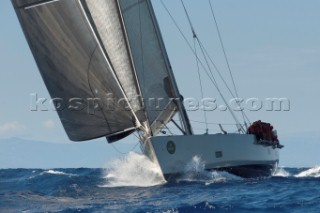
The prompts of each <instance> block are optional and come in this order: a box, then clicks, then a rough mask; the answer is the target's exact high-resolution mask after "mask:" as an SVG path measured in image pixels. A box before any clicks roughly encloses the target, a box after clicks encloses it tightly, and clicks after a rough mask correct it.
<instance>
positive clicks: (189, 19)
mask: <svg viewBox="0 0 320 213" xmlns="http://www.w3.org/2000/svg"><path fill="white" fill-rule="evenodd" d="M181 3H182V6H183V8H184V11H185V13H186V16H187V18H188V22H189V24H190V27H191V30H192V33H193V38H194V39H196V40H197V41H198V43H199V46H200V49H201V52H202V54H203V57H204V59H205V62H206V64H207V66H208V69H209V71H210V73H211V75H212V78H213V80H214V82H215V85H216V88H217V90H218V92H219V94H220V96H221V98H222V99H223V101H224V103H225V104H226V106H227V108H228V109H229V111H230V113H231V115H232V117H233V119H234V120H235V121H236V122H237V124H238V125H240V128H241V129H242V131H243V132H245V130H244V129H243V127H242V125H241V124H240V122H239V120H238V118H237V117H236V115H235V114H234V112H233V111H232V110H231V109H230V106H229V105H228V103H227V101H226V99H225V97H224V96H223V94H222V92H221V90H220V89H219V87H218V83H217V81H216V80H215V78H214V76H213V73H212V70H211V67H210V64H209V62H208V59H207V57H208V56H207V57H206V54H205V52H204V50H203V46H202V45H200V44H201V42H200V40H199V38H198V37H197V35H196V34H195V32H194V27H193V25H192V22H191V18H190V16H189V13H188V11H187V9H186V7H185V5H184V3H183V0H181Z"/></svg>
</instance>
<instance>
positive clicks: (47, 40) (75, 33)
mask: <svg viewBox="0 0 320 213" xmlns="http://www.w3.org/2000/svg"><path fill="white" fill-rule="evenodd" d="M13 3H14V6H15V8H16V12H17V14H18V17H19V19H20V22H21V25H22V27H23V30H24V32H25V35H26V38H27V40H28V43H29V46H30V48H31V50H32V53H33V55H34V58H35V60H36V62H37V65H38V67H39V70H40V73H41V75H42V77H43V80H44V82H45V84H46V86H47V89H48V91H49V93H50V95H51V96H52V98H61V99H62V100H63V101H64V102H66V103H69V100H70V99H74V98H78V99H81V100H82V102H83V103H82V104H83V105H84V106H85V107H78V108H74V107H71V109H69V106H66V107H65V108H64V109H62V110H58V114H59V116H60V119H61V122H62V124H63V126H64V128H65V130H66V132H67V134H68V136H69V138H70V139H71V140H73V141H83V140H89V139H92V138H97V137H102V136H107V137H108V136H110V137H111V136H114V135H119V134H126V133H127V132H130V131H132V130H134V129H136V128H137V127H138V122H137V119H136V116H135V114H134V113H133V111H132V110H130V109H128V107H127V105H128V104H127V103H124V104H123V105H120V106H119V104H118V102H119V100H126V98H127V97H126V94H125V92H124V91H123V88H122V87H121V86H120V82H119V79H118V77H117V76H116V75H115V73H114V70H113V69H114V68H113V66H112V64H111V61H110V60H109V59H108V56H107V55H106V54H105V52H104V47H103V46H102V44H101V43H100V41H99V40H98V39H97V36H96V34H95V32H94V31H93V29H92V26H90V23H89V18H88V16H87V14H86V13H85V12H84V9H83V7H82V3H81V2H80V1H77V0H60V1H31V0H30V1H19V0H18V1H13ZM110 94H111V95H110ZM96 98H100V99H99V101H97V102H98V103H100V104H99V106H97V103H96V102H95V101H96ZM92 100H94V101H92Z"/></svg>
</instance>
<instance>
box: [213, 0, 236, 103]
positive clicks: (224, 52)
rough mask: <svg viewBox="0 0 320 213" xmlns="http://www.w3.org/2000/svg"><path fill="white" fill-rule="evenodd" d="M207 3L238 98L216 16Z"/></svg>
mask: <svg viewBox="0 0 320 213" xmlns="http://www.w3.org/2000/svg"><path fill="white" fill-rule="evenodd" d="M208 1H209V5H210V10H211V14H212V17H213V20H214V23H215V25H216V28H217V32H218V37H219V40H220V44H221V48H222V51H223V54H224V58H225V60H226V63H227V67H228V70H229V73H230V77H231V80H232V84H233V87H234V91H235V94H236V96H237V97H239V95H238V90H237V87H236V84H235V81H234V77H233V74H232V71H231V67H230V63H229V59H228V56H227V52H226V49H225V46H224V43H223V40H222V35H221V32H220V28H219V25H218V22H217V19H216V16H215V14H214V11H213V7H212V3H211V0H208Z"/></svg>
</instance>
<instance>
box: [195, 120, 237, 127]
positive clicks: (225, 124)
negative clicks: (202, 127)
mask: <svg viewBox="0 0 320 213" xmlns="http://www.w3.org/2000/svg"><path fill="white" fill-rule="evenodd" d="M190 121H191V122H194V123H199V124H204V122H203V121H197V120H190ZM208 124H209V125H219V124H221V125H223V126H234V125H236V124H235V123H213V122H208Z"/></svg>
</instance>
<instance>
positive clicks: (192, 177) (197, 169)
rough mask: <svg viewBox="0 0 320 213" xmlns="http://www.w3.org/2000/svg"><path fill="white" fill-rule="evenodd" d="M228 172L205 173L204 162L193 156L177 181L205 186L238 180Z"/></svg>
mask: <svg viewBox="0 0 320 213" xmlns="http://www.w3.org/2000/svg"><path fill="white" fill-rule="evenodd" d="M240 179H241V178H240V177H236V176H234V175H232V174H230V173H228V172H218V171H206V170H205V162H204V161H202V159H201V158H200V157H199V156H194V157H193V158H192V160H191V161H190V162H189V163H188V164H187V165H186V167H185V170H184V173H183V175H182V177H181V178H179V179H178V180H177V181H178V182H180V181H187V182H203V183H205V184H206V185H210V184H212V183H219V182H226V181H228V180H240Z"/></svg>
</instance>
